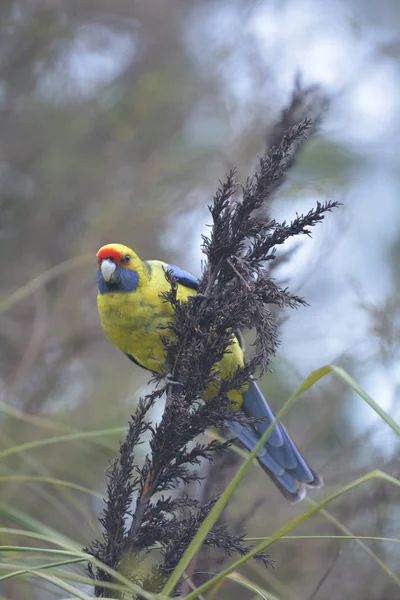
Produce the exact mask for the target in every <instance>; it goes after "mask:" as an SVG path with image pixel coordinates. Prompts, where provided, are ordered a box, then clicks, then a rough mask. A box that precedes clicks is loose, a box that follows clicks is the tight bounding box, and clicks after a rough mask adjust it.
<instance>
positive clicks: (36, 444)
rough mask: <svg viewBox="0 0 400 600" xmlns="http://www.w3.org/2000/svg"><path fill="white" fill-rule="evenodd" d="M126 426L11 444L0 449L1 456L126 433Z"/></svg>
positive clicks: (76, 432)
mask: <svg viewBox="0 0 400 600" xmlns="http://www.w3.org/2000/svg"><path fill="white" fill-rule="evenodd" d="M125 431H126V427H112V428H110V429H97V430H94V431H75V432H73V433H66V434H64V435H56V436H54V437H51V438H44V439H41V440H33V441H32V442H26V443H25V444H19V445H16V446H11V448H6V449H5V450H1V451H0V458H4V457H5V456H10V455H11V454H19V453H20V452H24V451H26V450H33V449H35V448H42V447H43V446H49V445H52V444H61V443H63V442H73V441H75V440H89V439H91V438H96V437H102V436H108V435H118V434H121V433H124V432H125Z"/></svg>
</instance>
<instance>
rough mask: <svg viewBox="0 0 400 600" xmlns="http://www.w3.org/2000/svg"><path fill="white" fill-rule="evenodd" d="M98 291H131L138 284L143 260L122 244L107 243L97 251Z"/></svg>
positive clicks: (102, 292) (103, 292)
mask: <svg viewBox="0 0 400 600" xmlns="http://www.w3.org/2000/svg"><path fill="white" fill-rule="evenodd" d="M97 264H98V272H97V282H98V287H99V292H100V293H101V294H105V293H107V292H133V291H135V289H136V288H137V286H138V284H139V275H140V272H142V271H143V262H142V261H141V260H140V258H139V257H138V256H137V254H135V252H134V251H133V250H131V248H128V246H124V245H123V244H107V245H106V246H102V247H101V248H100V250H99V251H98V253H97Z"/></svg>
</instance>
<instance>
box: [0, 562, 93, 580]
mask: <svg viewBox="0 0 400 600" xmlns="http://www.w3.org/2000/svg"><path fill="white" fill-rule="evenodd" d="M85 560H86V559H84V558H70V559H68V560H58V561H56V562H51V563H46V564H44V565H38V566H37V567H25V568H24V569H18V570H16V571H13V572H12V573H7V574H6V575H1V576H0V581H5V580H6V579H11V578H13V577H19V576H20V575H26V573H31V572H32V571H36V570H45V569H52V568H55V567H62V566H66V565H73V564H76V563H81V562H84V561H85ZM0 566H6V567H8V566H11V565H8V564H7V563H0Z"/></svg>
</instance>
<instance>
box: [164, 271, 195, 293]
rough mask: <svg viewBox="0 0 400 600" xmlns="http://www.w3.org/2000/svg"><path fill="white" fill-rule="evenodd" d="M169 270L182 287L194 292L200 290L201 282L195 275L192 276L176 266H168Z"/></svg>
mask: <svg viewBox="0 0 400 600" xmlns="http://www.w3.org/2000/svg"><path fill="white" fill-rule="evenodd" d="M167 269H168V270H169V271H171V272H172V274H173V276H174V277H175V279H176V280H177V282H178V283H180V284H181V285H184V286H186V287H188V288H191V289H192V290H197V289H198V287H199V283H200V282H199V280H198V279H197V277H194V275H191V274H190V273H188V272H187V271H184V270H183V269H181V268H180V267H177V266H176V265H167Z"/></svg>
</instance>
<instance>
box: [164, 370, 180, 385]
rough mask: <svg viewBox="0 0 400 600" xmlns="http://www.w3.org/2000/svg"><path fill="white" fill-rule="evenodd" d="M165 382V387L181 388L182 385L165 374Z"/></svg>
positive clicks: (170, 375) (169, 374)
mask: <svg viewBox="0 0 400 600" xmlns="http://www.w3.org/2000/svg"><path fill="white" fill-rule="evenodd" d="M165 382H166V384H167V385H171V386H183V383H181V382H180V381H176V380H175V379H174V378H173V376H172V374H171V373H167V375H166V376H165Z"/></svg>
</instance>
